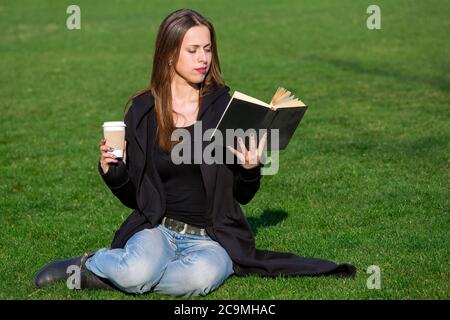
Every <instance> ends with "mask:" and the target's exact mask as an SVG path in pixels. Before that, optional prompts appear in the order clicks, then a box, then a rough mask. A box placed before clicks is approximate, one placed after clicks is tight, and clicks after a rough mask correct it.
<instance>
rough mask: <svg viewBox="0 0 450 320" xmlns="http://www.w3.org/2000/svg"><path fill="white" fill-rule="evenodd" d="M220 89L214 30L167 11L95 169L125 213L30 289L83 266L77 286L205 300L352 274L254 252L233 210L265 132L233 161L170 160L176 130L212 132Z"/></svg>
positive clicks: (244, 198) (253, 174) (254, 169)
mask: <svg viewBox="0 0 450 320" xmlns="http://www.w3.org/2000/svg"><path fill="white" fill-rule="evenodd" d="M228 91H229V88H228V87H227V86H225V84H224V81H223V79H222V76H221V71H220V65H219V58H218V54H217V45H216V37H215V32H214V28H213V26H212V24H211V23H210V22H209V21H208V20H206V19H205V18H204V17H203V16H201V15H200V14H199V13H197V12H195V11H193V10H188V9H182V10H177V11H175V12H173V13H171V14H170V15H169V16H168V17H166V18H165V19H164V21H163V22H162V24H161V26H160V28H159V32H158V36H157V40H156V47H155V54H154V60H153V71H152V78H151V85H150V88H149V89H145V90H143V91H141V92H138V93H137V94H135V95H134V96H133V97H132V98H131V99H130V100H132V105H131V107H130V108H129V110H128V112H127V113H126V115H125V120H124V121H125V124H126V126H127V127H126V137H125V140H126V142H125V147H124V149H125V153H124V157H123V159H116V158H114V156H113V155H112V153H110V152H111V151H112V150H111V149H110V148H109V147H108V145H107V141H105V140H102V141H101V143H100V152H101V158H100V161H99V166H98V169H99V172H100V174H101V176H102V178H103V180H104V181H105V183H106V184H107V186H108V187H109V188H110V190H111V191H112V193H113V194H114V195H115V196H117V197H118V199H119V200H120V201H121V202H122V203H123V204H124V205H125V206H127V207H129V208H131V209H133V212H132V213H131V214H130V216H129V217H128V218H127V219H126V220H125V221H124V223H123V224H122V226H121V227H120V229H119V230H118V231H117V232H116V234H115V237H114V240H113V242H112V244H111V249H107V248H103V249H100V250H98V251H96V252H95V253H89V254H84V255H82V256H78V257H73V258H70V259H65V260H57V261H54V262H51V263H49V264H48V265H46V266H45V267H43V268H42V269H41V270H40V271H39V272H38V273H37V275H36V277H35V280H34V281H35V285H36V286H38V287H42V286H45V285H48V284H50V283H53V282H55V281H60V280H63V279H67V278H68V277H69V274H68V273H66V272H67V268H68V267H69V266H71V265H76V266H79V268H80V270H81V271H80V283H79V286H80V287H81V288H98V289H118V290H121V291H123V292H127V293H144V292H156V293H160V294H166V295H173V296H179V297H191V296H198V295H206V294H208V293H210V292H211V291H213V290H214V289H216V288H217V287H219V286H220V285H221V284H222V283H223V282H224V281H225V280H226V279H227V278H228V277H229V276H231V275H232V274H235V275H238V276H243V275H248V274H256V275H259V276H266V277H275V276H277V275H285V276H293V275H298V276H300V275H311V276H312V275H329V274H334V275H340V276H354V274H355V272H356V269H355V268H354V267H353V266H352V265H349V264H341V265H337V264H335V263H333V262H331V261H326V260H321V259H315V258H304V257H300V256H297V255H294V254H291V253H282V252H273V251H268V250H258V249H256V248H255V240H254V237H253V235H252V232H251V229H250V226H249V224H248V222H247V220H246V219H245V217H244V214H243V212H242V209H241V207H240V204H246V203H248V202H249V201H250V200H251V199H252V198H253V196H254V195H255V193H256V192H257V191H258V189H259V186H260V179H261V167H262V166H263V164H262V163H261V162H262V161H261V157H262V151H263V148H264V146H265V143H266V137H265V136H264V137H263V138H262V139H261V140H260V141H259V142H258V143H256V141H255V138H254V137H251V143H250V145H249V150H247V149H246V148H245V146H244V145H243V143H242V142H240V143H239V146H240V150H236V149H233V148H232V147H228V148H227V149H226V150H225V151H224V152H230V153H232V154H233V157H234V159H235V160H236V161H235V163H231V164H228V163H225V162H223V163H213V164H207V163H204V162H203V161H202V163H200V164H198V163H193V161H191V162H190V163H183V164H180V165H176V164H174V163H173V161H172V159H171V157H170V155H171V150H172V148H173V147H174V146H175V145H176V143H179V141H172V140H171V134H172V133H173V132H174V130H176V129H181V128H182V129H185V130H188V132H189V133H191V136H192V137H195V135H194V127H195V126H196V125H199V124H201V128H202V131H203V132H204V131H205V130H207V129H210V128H215V126H216V125H217V123H218V121H219V119H220V116H221V115H222V113H223V112H224V110H225V107H226V105H227V103H228V101H229V100H230V95H229V93H228ZM198 138H199V137H196V139H198ZM200 138H201V137H200ZM191 141H192V143H193V139H192V140H191ZM205 145H206V142H205V141H202V147H203V148H204V147H205ZM192 149H194V148H192ZM189 156H190V157H191V159H193V158H194V152H192V154H190V155H189ZM237 159H239V161H238V160H237Z"/></svg>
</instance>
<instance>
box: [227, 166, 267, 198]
mask: <svg viewBox="0 0 450 320" xmlns="http://www.w3.org/2000/svg"><path fill="white" fill-rule="evenodd" d="M229 166H230V167H231V169H232V171H233V174H234V182H233V196H234V198H235V199H236V200H237V201H238V202H239V203H240V204H247V203H249V202H250V200H252V199H253V197H254V196H255V194H256V192H257V191H258V190H259V187H260V180H261V167H262V166H263V165H262V164H260V165H259V166H258V167H256V168H253V169H245V168H244V167H242V166H241V165H240V164H233V165H229Z"/></svg>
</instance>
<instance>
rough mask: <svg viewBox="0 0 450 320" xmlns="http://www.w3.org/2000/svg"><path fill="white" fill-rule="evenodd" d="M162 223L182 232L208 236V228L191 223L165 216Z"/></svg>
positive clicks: (170, 228) (168, 227)
mask: <svg viewBox="0 0 450 320" xmlns="http://www.w3.org/2000/svg"><path fill="white" fill-rule="evenodd" d="M161 225H163V226H164V227H166V228H167V229H169V230H172V231H175V232H178V233H181V234H192V235H196V236H206V229H204V228H198V227H194V226H192V225H190V224H187V223H184V222H181V221H178V220H175V219H171V218H167V217H164V218H163V220H162V222H161Z"/></svg>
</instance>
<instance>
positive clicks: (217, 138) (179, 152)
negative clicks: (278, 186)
mask: <svg viewBox="0 0 450 320" xmlns="http://www.w3.org/2000/svg"><path fill="white" fill-rule="evenodd" d="M202 132H203V131H202V121H197V122H196V123H195V124H194V133H193V136H191V132H190V131H189V130H188V129H185V128H177V129H175V130H174V131H173V132H172V135H171V140H172V141H180V142H179V143H178V144H176V145H175V146H174V147H173V149H172V151H171V154H170V157H171V160H172V162H173V163H174V164H176V165H178V164H182V163H184V164H191V163H192V162H193V163H194V164H200V163H206V164H235V163H239V164H242V163H243V162H242V161H241V159H239V158H238V157H236V156H235V155H234V154H233V153H232V152H231V151H229V150H228V149H227V148H225V147H224V146H232V147H234V149H236V150H237V151H238V152H241V153H245V152H249V151H254V152H256V150H257V149H259V150H260V151H261V157H260V158H259V163H261V164H263V166H262V168H261V174H262V175H274V174H276V173H277V172H278V169H279V151H278V149H279V129H270V130H267V129H259V130H256V129H247V130H246V131H244V130H243V129H236V130H234V129H226V130H225V136H224V135H223V133H222V131H220V130H216V131H214V129H213V128H211V129H207V130H205V132H203V133H202ZM265 133H267V134H268V136H270V139H268V140H267V143H265V144H264V146H262V145H261V144H260V142H261V139H259V140H258V139H257V137H262V136H263V135H264V134H265ZM213 134H214V137H213V138H212V137H211V136H212V135H213ZM252 137H253V138H254V140H253V142H254V143H253V144H252V143H251V141H252V140H251V139H252ZM180 138H181V139H180ZM238 139H242V141H248V142H249V143H248V146H249V147H248V148H247V147H245V149H246V150H242V149H241V148H240V145H239V144H235V142H236V141H238ZM192 141H193V143H192ZM204 143H206V144H207V145H206V146H205V147H204V148H203V144H204ZM269 143H270V150H272V151H270V156H269V155H268V148H267V146H268V144H269ZM192 149H193V150H192ZM252 160H253V161H254V162H251V161H250V162H249V164H251V165H256V164H258V163H257V162H256V160H258V159H256V158H253V159H252Z"/></svg>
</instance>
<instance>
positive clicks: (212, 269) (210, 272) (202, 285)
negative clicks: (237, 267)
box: [185, 249, 233, 295]
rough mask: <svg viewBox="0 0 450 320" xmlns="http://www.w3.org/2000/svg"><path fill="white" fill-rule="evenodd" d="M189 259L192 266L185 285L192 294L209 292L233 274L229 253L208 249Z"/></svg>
mask: <svg viewBox="0 0 450 320" xmlns="http://www.w3.org/2000/svg"><path fill="white" fill-rule="evenodd" d="M223 250H224V249H223ZM225 254H226V252H225ZM187 259H188V261H189V264H191V268H189V274H188V275H186V283H185V286H186V288H187V289H189V290H188V291H191V293H192V295H206V294H208V293H209V292H211V291H213V290H214V289H216V288H217V287H219V286H220V285H221V284H222V283H223V282H224V281H225V280H226V279H227V278H228V277H229V276H230V275H231V274H233V264H232V261H231V259H230V258H229V256H228V255H227V254H226V255H223V253H219V254H218V253H217V252H207V251H206V252H198V253H197V254H194V255H191V256H188V257H187Z"/></svg>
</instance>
